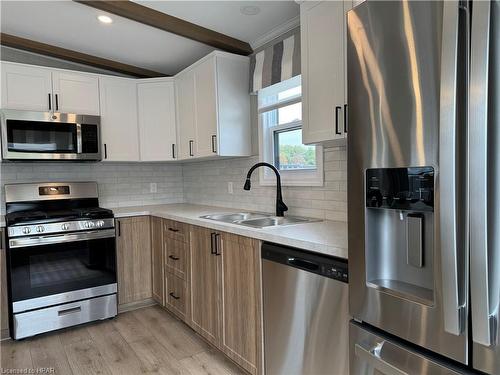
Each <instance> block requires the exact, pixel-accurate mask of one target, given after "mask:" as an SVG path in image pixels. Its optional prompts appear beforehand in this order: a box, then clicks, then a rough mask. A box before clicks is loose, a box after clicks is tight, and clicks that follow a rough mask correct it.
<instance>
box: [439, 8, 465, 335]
mask: <svg viewBox="0 0 500 375" xmlns="http://www.w3.org/2000/svg"><path fill="white" fill-rule="evenodd" d="M458 28H459V7H458V2H457V1H445V2H443V34H442V35H443V43H442V55H441V98H440V124H441V125H440V130H439V186H441V187H446V189H447V192H446V194H440V207H439V209H440V214H439V227H440V229H439V237H440V251H441V268H442V272H441V277H442V287H443V290H442V296H443V300H442V306H443V314H444V316H443V318H444V319H443V320H444V330H445V331H446V332H448V333H450V334H452V335H456V336H459V335H461V334H462V332H463V327H464V324H463V322H464V318H465V316H464V313H465V306H464V305H463V304H464V302H463V297H462V296H463V288H464V285H462V283H463V281H462V280H460V279H459V274H460V272H459V267H460V264H461V262H460V261H459V260H460V259H459V255H461V254H459V251H462V250H463V247H462V246H459V243H458V230H459V229H458V228H459V226H458V221H457V215H458V210H457V205H458V202H457V199H458V198H457V183H458V179H457V173H456V167H457V166H456V160H457V156H458V150H457V146H456V140H457V119H456V114H457V92H458V91H457V89H458V82H457V81H458V80H457V73H458V62H459V61H458Z"/></svg>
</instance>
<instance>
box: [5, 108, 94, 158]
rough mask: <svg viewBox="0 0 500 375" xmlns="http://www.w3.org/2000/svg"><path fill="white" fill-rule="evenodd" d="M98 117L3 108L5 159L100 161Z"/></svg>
mask: <svg viewBox="0 0 500 375" xmlns="http://www.w3.org/2000/svg"><path fill="white" fill-rule="evenodd" d="M99 123H100V121H99V117H97V116H83V115H75V114H69V113H51V112H28V111H14V110H4V111H2V120H1V125H2V156H3V159H4V160H74V159H82V160H100V159H101V154H100V147H99Z"/></svg>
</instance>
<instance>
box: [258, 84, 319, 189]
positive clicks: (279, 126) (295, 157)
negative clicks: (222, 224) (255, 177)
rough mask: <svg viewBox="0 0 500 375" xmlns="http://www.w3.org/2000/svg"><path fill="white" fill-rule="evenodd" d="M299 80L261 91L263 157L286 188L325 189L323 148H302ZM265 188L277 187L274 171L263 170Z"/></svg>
mask: <svg viewBox="0 0 500 375" xmlns="http://www.w3.org/2000/svg"><path fill="white" fill-rule="evenodd" d="M301 94H302V92H301V81H300V76H298V77H294V78H291V79H289V80H287V81H283V82H280V83H278V84H275V85H273V86H270V87H266V88H264V89H262V90H260V91H259V100H258V103H259V104H258V106H259V111H258V112H259V141H260V157H261V159H262V160H264V161H266V162H268V163H270V164H273V165H274V166H276V168H278V169H279V170H280V173H281V179H282V183H283V185H296V186H297V185H298V186H318V185H323V150H322V147H321V146H311V145H304V144H302V102H301ZM260 173H261V174H260V182H261V184H262V185H273V184H275V177H274V173H272V171H269V170H267V169H264V168H262V169H261V172H260Z"/></svg>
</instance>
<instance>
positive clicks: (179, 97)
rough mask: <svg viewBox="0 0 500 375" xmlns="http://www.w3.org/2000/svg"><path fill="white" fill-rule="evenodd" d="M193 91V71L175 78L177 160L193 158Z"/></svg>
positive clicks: (194, 126) (194, 132) (194, 133)
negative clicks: (177, 135) (177, 136)
mask: <svg viewBox="0 0 500 375" xmlns="http://www.w3.org/2000/svg"><path fill="white" fill-rule="evenodd" d="M194 91H195V89H194V71H192V70H188V71H185V72H183V73H181V74H179V75H177V76H175V93H176V102H177V129H178V133H179V152H178V156H179V159H189V158H192V157H194V148H195V144H194V142H195V138H196V125H195V107H194V100H195V99H194Z"/></svg>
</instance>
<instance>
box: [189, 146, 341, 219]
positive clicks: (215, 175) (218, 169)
mask: <svg viewBox="0 0 500 375" xmlns="http://www.w3.org/2000/svg"><path fill="white" fill-rule="evenodd" d="M258 161H259V158H258V157H250V158H243V159H228V160H215V161H204V162H199V163H189V164H184V166H183V174H184V200H185V201H186V202H189V203H197V204H207V205H214V206H221V207H232V208H243V209H248V210H258V211H269V212H272V211H273V210H274V207H275V199H276V198H275V197H276V188H275V187H271V186H259V183H258V180H259V177H258V172H257V171H256V172H255V173H254V175H253V176H252V189H251V190H250V191H245V190H243V184H244V183H245V178H246V174H247V172H248V169H249V168H250V167H251V166H252V165H253V164H255V163H256V162H258ZM346 163H347V162H346V148H345V146H342V147H331V148H325V149H324V165H325V185H324V186H323V187H283V200H284V201H285V203H286V204H287V206H288V208H289V211H288V212H287V213H289V214H291V215H303V216H309V217H316V218H321V219H329V220H339V221H347V193H346V185H347V184H346V179H347V176H346V169H347V168H346V167H347V165H346ZM228 182H233V186H234V189H233V194H229V193H228V186H227V185H228Z"/></svg>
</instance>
